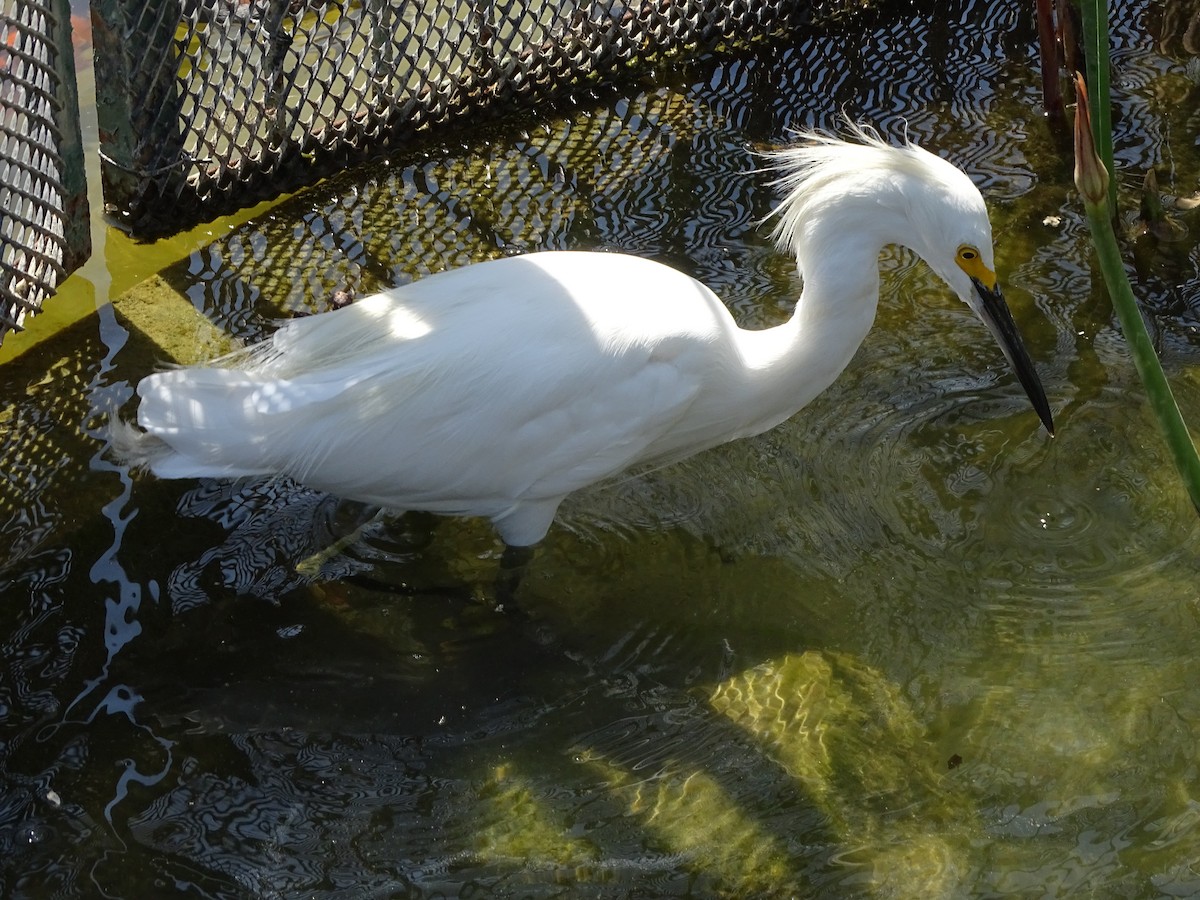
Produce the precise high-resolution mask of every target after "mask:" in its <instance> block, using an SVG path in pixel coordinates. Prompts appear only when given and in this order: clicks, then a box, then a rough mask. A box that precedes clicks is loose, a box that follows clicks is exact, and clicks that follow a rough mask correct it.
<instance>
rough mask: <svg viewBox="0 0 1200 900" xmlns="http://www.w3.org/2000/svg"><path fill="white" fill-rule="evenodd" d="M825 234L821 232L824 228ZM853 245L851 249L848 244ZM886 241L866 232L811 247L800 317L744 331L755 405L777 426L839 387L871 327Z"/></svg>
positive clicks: (760, 420)
mask: <svg viewBox="0 0 1200 900" xmlns="http://www.w3.org/2000/svg"><path fill="white" fill-rule="evenodd" d="M817 231H818V232H819V229H817ZM848 244H849V246H848ZM882 244H883V241H881V240H879V241H877V240H874V239H871V238H869V237H867V236H865V235H863V236H860V238H859V239H858V240H855V239H853V238H850V239H847V238H846V236H844V235H843V236H842V241H841V242H839V244H838V246H837V252H836V253H834V252H826V251H829V250H832V249H833V248H831V247H811V248H805V249H807V250H808V251H809V252H806V253H804V254H803V258H804V260H805V263H804V272H803V274H804V290H803V293H802V294H801V296H800V299H799V301H798V302H797V304H796V311H795V313H794V314H793V316H792V318H791V319H790V320H789V321H787V322H785V323H784V324H782V325H778V326H775V327H774V328H768V329H765V330H763V331H744V332H742V334H741V337H740V341H741V345H742V358H743V360H744V362H745V364H746V366H747V370H746V383H745V389H746V391H747V397H746V402H747V408H754V409H755V412H756V415H757V421H756V422H754V423H753V424H752V425H751V426H750V427H749V428H748V430H760V431H761V430H764V429H765V428H770V427H772V426H774V425H776V424H778V423H779V422H781V421H783V420H784V419H786V418H788V417H789V416H791V415H792V414H794V413H795V412H796V411H797V410H798V409H800V407H802V406H804V405H805V404H806V403H808V402H809V401H810V400H812V399H813V398H814V397H816V396H817V395H818V394H820V393H821V392H822V391H823V390H825V388H827V387H829V385H831V384H833V382H834V380H835V379H836V378H837V377H838V375H840V374H841V372H842V370H843V369H844V368H845V367H846V364H847V363H849V362H850V360H851V358H852V357H853V356H854V353H855V351H857V350H858V347H859V345H860V344H861V343H862V341H863V339H864V338H865V337H866V336H867V332H869V331H870V330H871V324H872V323H873V322H874V321H875V309H876V305H877V303H878V299H879V251H880V250H881V249H882Z"/></svg>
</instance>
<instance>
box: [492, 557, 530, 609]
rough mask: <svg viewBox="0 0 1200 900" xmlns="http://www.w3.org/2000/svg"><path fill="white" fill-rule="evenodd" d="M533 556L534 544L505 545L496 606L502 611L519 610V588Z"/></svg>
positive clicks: (498, 574) (497, 579)
mask: <svg viewBox="0 0 1200 900" xmlns="http://www.w3.org/2000/svg"><path fill="white" fill-rule="evenodd" d="M533 556H534V548H533V546H532V545H530V546H525V547H518V546H515V545H513V544H505V545H504V553H503V554H501V556H500V571H499V572H498V573H497V574H496V607H497V609H499V610H500V611H501V612H515V611H516V610H517V604H516V594H517V588H519V587H520V586H521V578H522V577H523V576H524V575H525V569H526V567H528V565H529V562H530V560H532V559H533Z"/></svg>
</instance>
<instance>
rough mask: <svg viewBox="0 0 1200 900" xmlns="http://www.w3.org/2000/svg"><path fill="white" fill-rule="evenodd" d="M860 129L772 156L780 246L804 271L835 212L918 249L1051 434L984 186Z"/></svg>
mask: <svg viewBox="0 0 1200 900" xmlns="http://www.w3.org/2000/svg"><path fill="white" fill-rule="evenodd" d="M852 133H853V137H854V138H855V139H856V141H855V142H853V143H849V142H845V141H841V140H839V139H837V138H833V137H829V136H827V135H822V134H804V135H801V138H802V143H800V144H799V145H797V146H795V147H791V148H788V149H786V150H781V151H777V152H776V153H774V154H772V157H773V158H774V160H775V162H776V165H777V168H778V169H779V170H780V171H781V172H782V173H783V174H782V177H781V178H780V179H779V180H778V182H777V184H778V185H780V186H782V187H783V188H784V190H785V191H786V194H785V197H784V199H783V201H782V202H781V203H780V205H779V207H778V209H776V211H775V213H774V215H775V217H776V222H775V237H776V240H777V241H778V242H779V244H780V246H781V247H786V248H787V249H790V250H791V251H792V252H794V253H795V254H796V255H797V258H798V259H799V260H800V261H801V266H802V267H803V260H804V256H805V254H806V253H810V254H819V253H820V252H821V250H820V249H818V248H816V247H812V246H809V245H808V241H809V239H810V238H811V237H813V236H814V235H816V234H818V233H820V232H821V231H822V229H820V228H819V227H818V226H817V225H816V224H815V223H816V222H817V221H818V220H819V219H820V218H821V217H822V216H823V215H824V214H826V211H828V210H838V212H839V214H840V215H842V216H846V213H847V211H848V210H849V208H850V207H856V208H857V209H858V210H859V211H860V212H861V216H860V217H859V219H858V222H857V226H856V228H855V229H854V230H857V231H858V233H860V234H865V233H870V234H872V235H873V237H874V240H876V241H877V243H878V244H879V245H883V244H888V243H898V244H902V245H904V246H906V247H908V248H910V249H911V250H913V251H915V252H916V253H917V255H919V256H920V257H921V258H922V259H923V260H925V262H926V263H928V265H929V267H930V268H931V269H933V271H934V272H935V273H937V275H938V276H940V277H941V278H942V280H943V281H945V282H946V284H948V285H949V286H950V288H951V289H952V290H953V291H954V292H955V293H956V294H957V295H958V296H959V298H960V299H961V300H962V301H963V302H964V303H966V304H967V305H968V306H970V307H971V309H972V310H974V311H975V314H976V315H978V316H979V318H980V319H981V320H982V321H983V323H984V324H985V325H986V326H987V327H988V330H989V331H990V332H991V333H992V335H993V336H994V337H995V339H996V341H997V342H998V343H999V344H1000V349H1001V350H1002V351H1003V352H1004V356H1005V358H1006V359H1007V360H1008V362H1009V364H1010V365H1011V366H1012V368H1013V371H1014V372H1015V373H1016V375H1017V378H1018V379H1019V380H1020V382H1021V386H1022V387H1023V388H1024V389H1025V392H1026V394H1028V396H1029V399H1030V402H1031V403H1032V404H1033V407H1034V409H1035V410H1036V411H1037V414H1038V417H1039V418H1040V419H1041V421H1042V424H1043V425H1044V426H1045V428H1046V431H1047V432H1049V433H1050V434H1053V433H1054V422H1053V419H1052V416H1051V413H1050V405H1049V403H1048V402H1047V400H1046V394H1045V391H1044V390H1043V389H1042V385H1041V381H1040V380H1039V378H1038V376H1037V371H1036V370H1035V369H1034V367H1033V362H1032V361H1031V360H1030V358H1029V354H1028V352H1027V351H1026V350H1025V345H1024V342H1023V341H1022V340H1021V336H1020V333H1019V332H1018V331H1017V326H1016V323H1015V322H1014V321H1013V318H1012V314H1011V313H1010V312H1009V309H1008V305H1007V304H1006V303H1005V301H1004V295H1003V294H1002V293H1001V291H1000V285H999V281H998V279H997V277H996V269H995V262H994V257H993V250H992V227H991V223H990V222H989V220H988V213H987V207H986V205H985V204H984V202H983V196H982V195H981V194H980V193H979V189H978V188H977V187H976V186H975V185H974V183H973V182H972V181H971V179H970V178H968V177H967V175H966V174H965V173H964V172H963V171H962V170H961V169H959V168H957V167H956V166H954V165H953V164H952V163H950V162H947V161H946V160H944V159H942V158H941V157H938V156H935V155H934V154H932V153H929V152H928V151H926V150H923V149H921V148H920V147H918V146H916V145H915V144H911V143H909V144H904V145H902V146H892V145H890V144H888V143H886V142H884V141H883V140H882V139H881V138H880V137H879V135H878V134H877V133H875V132H874V131H873V130H871V129H869V128H866V127H863V126H852ZM845 230H846V229H844V228H843V229H842V233H845ZM830 231H833V230H832V229H830ZM835 239H836V236H835Z"/></svg>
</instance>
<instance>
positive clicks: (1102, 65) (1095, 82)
mask: <svg viewBox="0 0 1200 900" xmlns="http://www.w3.org/2000/svg"><path fill="white" fill-rule="evenodd" d="M1080 13H1081V14H1082V17H1083V46H1084V57H1085V58H1086V63H1085V64H1086V66H1087V86H1088V95H1089V96H1090V97H1091V98H1092V140H1094V141H1095V142H1096V152H1097V153H1098V154H1099V156H1100V161H1101V162H1102V163H1104V168H1105V169H1107V170H1108V172H1109V173H1113V172H1115V171H1116V169H1114V168H1113V141H1112V99H1111V97H1110V93H1109V84H1108V69H1109V59H1108V3H1107V0H1081V2H1080ZM1108 214H1109V216H1110V217H1112V216H1115V215H1116V214H1117V181H1116V179H1115V178H1110V179H1109V182H1108Z"/></svg>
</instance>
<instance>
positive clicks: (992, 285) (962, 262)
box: [954, 244, 996, 291]
mask: <svg viewBox="0 0 1200 900" xmlns="http://www.w3.org/2000/svg"><path fill="white" fill-rule="evenodd" d="M954 261H955V262H956V263H958V267H959V268H960V269H962V270H963V271H964V272H966V273H967V274H968V275H969V276H970V277H972V278H974V279H975V280H976V281H978V282H979V283H980V284H982V285H983V286H984V287H985V288H987V289H988V290H989V291H994V290H995V289H996V273H995V272H993V271H992V270H991V269H989V268H988V267H987V266H985V265H984V264H983V256H982V255H980V253H979V250H978V249H977V248H975V247H972V246H971V245H970V244H963V245H962V246H961V247H959V248H958V252H957V253H956V254H955V255H954Z"/></svg>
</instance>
